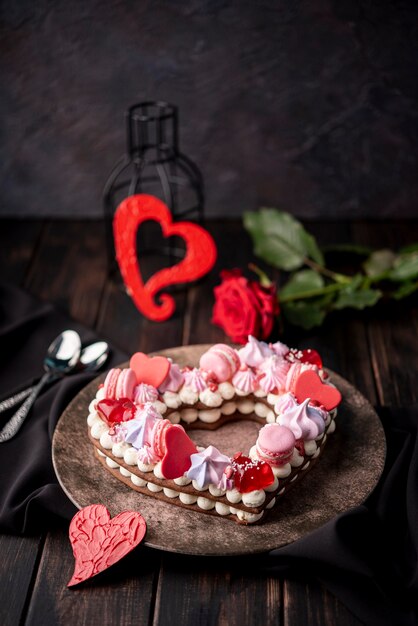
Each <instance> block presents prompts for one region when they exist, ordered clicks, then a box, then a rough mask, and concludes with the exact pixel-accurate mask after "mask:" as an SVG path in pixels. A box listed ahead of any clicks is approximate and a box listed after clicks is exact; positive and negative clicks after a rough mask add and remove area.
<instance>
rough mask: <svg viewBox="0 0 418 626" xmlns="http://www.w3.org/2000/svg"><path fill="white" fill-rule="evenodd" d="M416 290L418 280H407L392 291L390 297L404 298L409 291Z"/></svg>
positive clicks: (409, 293)
mask: <svg viewBox="0 0 418 626" xmlns="http://www.w3.org/2000/svg"><path fill="white" fill-rule="evenodd" d="M417 290H418V282H417V281H414V280H409V281H407V282H405V283H403V284H401V286H400V287H398V289H396V291H393V292H392V293H391V294H390V295H391V296H392V298H395V300H402V298H406V297H407V296H410V295H411V293H414V291H417Z"/></svg>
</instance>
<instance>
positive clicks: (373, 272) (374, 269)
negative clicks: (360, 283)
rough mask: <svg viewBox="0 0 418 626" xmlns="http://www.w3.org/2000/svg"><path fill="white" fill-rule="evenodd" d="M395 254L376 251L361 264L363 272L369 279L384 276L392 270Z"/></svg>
mask: <svg viewBox="0 0 418 626" xmlns="http://www.w3.org/2000/svg"><path fill="white" fill-rule="evenodd" d="M395 259H396V254H395V253H394V252H392V250H387V249H384V250H376V252H373V253H372V254H371V255H370V256H369V258H368V259H366V261H365V262H364V263H363V268H364V271H365V272H366V274H367V276H370V278H375V277H376V276H380V275H381V274H385V273H386V272H388V271H389V270H390V269H392V267H393V264H394V262H395Z"/></svg>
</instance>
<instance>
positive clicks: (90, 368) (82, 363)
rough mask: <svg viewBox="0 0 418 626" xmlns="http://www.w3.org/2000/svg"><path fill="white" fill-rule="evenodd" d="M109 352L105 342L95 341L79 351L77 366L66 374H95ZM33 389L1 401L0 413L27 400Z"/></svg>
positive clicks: (24, 390) (30, 388)
mask: <svg viewBox="0 0 418 626" xmlns="http://www.w3.org/2000/svg"><path fill="white" fill-rule="evenodd" d="M109 352H110V348H109V344H108V343H106V341H95V342H94V343H90V344H87V345H86V346H84V348H82V350H81V353H80V359H79V361H78V363H77V365H76V366H75V368H74V369H73V370H71V371H70V372H68V373H69V374H72V373H73V372H74V373H80V372H95V371H97V370H99V369H100V368H101V367H102V365H104V364H105V362H106V360H107V358H108V357H109ZM60 377H61V376H55V377H54V379H51V380H50V381H49V382H53V381H54V380H57V379H58V378H60ZM34 388H35V386H34V385H33V386H31V387H28V388H27V389H23V390H22V391H19V393H16V394H14V395H13V396H10V398H6V399H5V400H2V402H0V413H4V411H7V410H8V409H11V408H12V407H13V406H15V405H16V404H19V403H20V402H22V400H24V399H25V398H27V397H28V395H29V394H30V393H32V391H33V390H34Z"/></svg>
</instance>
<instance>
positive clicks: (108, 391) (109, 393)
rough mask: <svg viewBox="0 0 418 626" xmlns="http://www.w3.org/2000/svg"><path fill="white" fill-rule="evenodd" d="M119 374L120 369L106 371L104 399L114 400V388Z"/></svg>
mask: <svg viewBox="0 0 418 626" xmlns="http://www.w3.org/2000/svg"><path fill="white" fill-rule="evenodd" d="M119 374H120V369H118V368H117V367H114V368H112V369H111V370H109V371H108V373H107V375H106V378H105V381H104V384H103V389H104V394H105V398H110V399H111V400H113V399H115V398H116V386H117V383H118V379H119Z"/></svg>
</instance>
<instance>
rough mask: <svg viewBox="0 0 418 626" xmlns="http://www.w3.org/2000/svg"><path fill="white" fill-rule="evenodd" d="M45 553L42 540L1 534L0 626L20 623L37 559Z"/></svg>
mask: <svg viewBox="0 0 418 626" xmlns="http://www.w3.org/2000/svg"><path fill="white" fill-rule="evenodd" d="M41 550H42V538H41V536H40V535H38V536H34V537H18V536H16V537H15V536H13V535H0V554H1V565H0V589H1V598H2V602H0V624H2V626H15V625H16V624H19V623H20V621H21V616H22V613H24V610H25V606H26V603H27V601H28V596H30V592H31V584H32V579H33V577H34V575H35V572H36V568H37V564H38V558H39V555H40V551H41Z"/></svg>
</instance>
